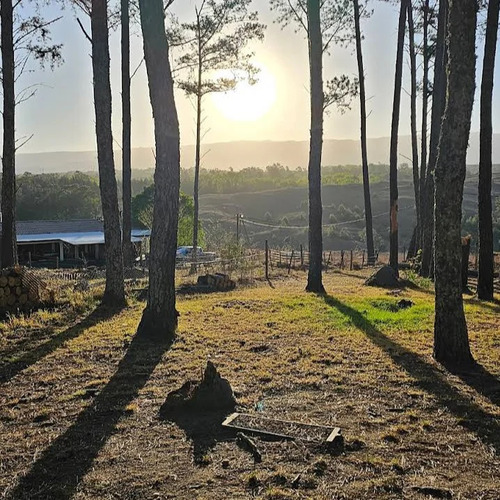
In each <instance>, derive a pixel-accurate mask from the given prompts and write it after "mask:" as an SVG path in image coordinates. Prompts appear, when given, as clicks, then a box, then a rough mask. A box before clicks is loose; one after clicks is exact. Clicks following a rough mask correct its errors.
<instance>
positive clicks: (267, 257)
mask: <svg viewBox="0 0 500 500" xmlns="http://www.w3.org/2000/svg"><path fill="white" fill-rule="evenodd" d="M265 263H266V280H268V279H269V246H268V244H267V240H266V258H265Z"/></svg>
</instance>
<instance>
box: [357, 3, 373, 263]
mask: <svg viewBox="0 0 500 500" xmlns="http://www.w3.org/2000/svg"><path fill="white" fill-rule="evenodd" d="M360 18H361V15H360V11H359V1H358V0H354V26H355V30H356V56H357V60H358V78H359V106H360V120H361V162H362V169H363V194H364V200H365V226H366V250H367V253H368V264H369V265H373V264H374V263H375V246H374V244H373V219H372V202H371V196H370V175H369V172H368V148H367V139H366V91H365V70H364V65H363V48H362V44H361V27H360Z"/></svg>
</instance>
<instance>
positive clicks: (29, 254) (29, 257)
mask: <svg viewBox="0 0 500 500" xmlns="http://www.w3.org/2000/svg"><path fill="white" fill-rule="evenodd" d="M28 264H29V267H31V252H28Z"/></svg>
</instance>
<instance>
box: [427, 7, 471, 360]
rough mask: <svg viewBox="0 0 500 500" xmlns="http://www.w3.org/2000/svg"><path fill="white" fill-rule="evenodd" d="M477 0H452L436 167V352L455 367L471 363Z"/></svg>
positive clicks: (437, 358) (437, 357)
mask: <svg viewBox="0 0 500 500" xmlns="http://www.w3.org/2000/svg"><path fill="white" fill-rule="evenodd" d="M476 9H477V4H476V2H475V0H450V2H449V16H448V30H447V31H448V34H447V76H448V82H447V89H446V106H445V112H444V116H443V122H442V127H441V138H440V141H439V148H438V151H439V154H438V161H437V163H436V170H435V209H434V225H435V233H436V235H435V256H434V261H435V286H436V298H435V303H436V315H435V323H434V357H435V358H436V360H437V361H439V362H441V363H443V364H444V365H446V366H449V367H453V368H464V367H467V366H468V365H470V364H471V363H472V362H473V358H472V355H471V352H470V348H469V338H468V334H467V324H466V321H465V314H464V308H463V300H462V273H461V261H462V238H461V220H462V198H463V187H464V181H465V173H466V154H467V145H468V142H469V134H470V124H471V115H472V105H473V102H474V88H475V64H476V58H475V42H476V17H477V12H476Z"/></svg>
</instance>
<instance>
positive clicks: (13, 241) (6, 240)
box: [0, 0, 17, 267]
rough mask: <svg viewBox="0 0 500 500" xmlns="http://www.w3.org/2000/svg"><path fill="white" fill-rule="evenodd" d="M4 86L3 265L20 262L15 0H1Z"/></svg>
mask: <svg viewBox="0 0 500 500" xmlns="http://www.w3.org/2000/svg"><path fill="white" fill-rule="evenodd" d="M0 14H1V31H2V87H3V155H2V256H1V257H2V267H10V266H13V265H14V264H16V263H17V238H16V140H15V107H16V103H15V99H16V98H15V90H14V85H15V76H14V65H15V62H14V41H13V29H14V27H13V24H14V20H13V8H12V0H2V4H1V12H0Z"/></svg>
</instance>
